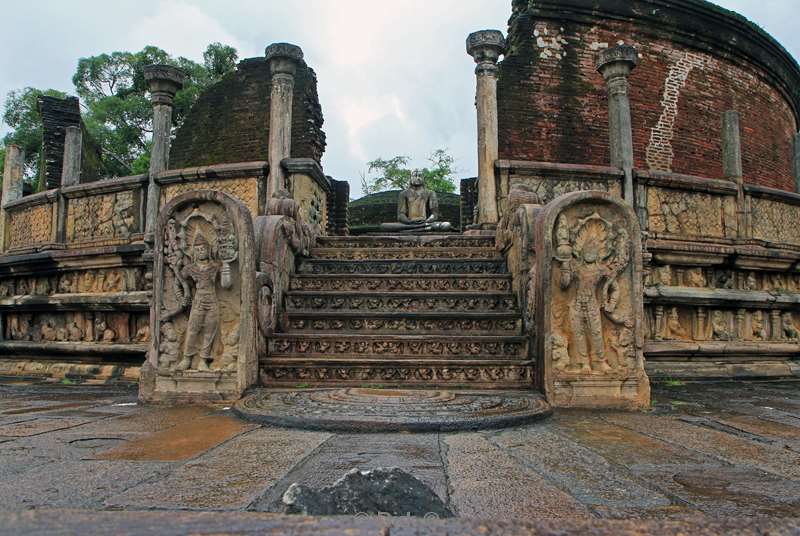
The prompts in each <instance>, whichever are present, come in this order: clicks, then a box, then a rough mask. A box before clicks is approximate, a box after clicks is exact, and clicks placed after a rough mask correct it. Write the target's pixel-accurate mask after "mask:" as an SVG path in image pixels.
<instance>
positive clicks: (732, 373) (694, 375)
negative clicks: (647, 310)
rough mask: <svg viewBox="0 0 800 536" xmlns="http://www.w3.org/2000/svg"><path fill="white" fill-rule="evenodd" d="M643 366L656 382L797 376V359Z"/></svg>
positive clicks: (673, 363)
mask: <svg viewBox="0 0 800 536" xmlns="http://www.w3.org/2000/svg"><path fill="white" fill-rule="evenodd" d="M646 368H647V373H648V375H649V376H650V378H651V379H652V380H654V381H656V382H658V381H665V380H673V379H674V380H726V379H729V380H746V379H782V378H800V361H781V360H775V361H749V362H744V361H742V362H730V361H704V362H687V361H650V362H647V363H646Z"/></svg>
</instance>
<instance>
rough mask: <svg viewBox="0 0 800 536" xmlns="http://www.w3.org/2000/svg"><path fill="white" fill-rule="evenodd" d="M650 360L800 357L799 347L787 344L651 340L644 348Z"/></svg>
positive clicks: (752, 359) (752, 360) (755, 360)
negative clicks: (670, 358)
mask: <svg viewBox="0 0 800 536" xmlns="http://www.w3.org/2000/svg"><path fill="white" fill-rule="evenodd" d="M644 354H645V358H646V360H647V361H651V362H652V361H659V360H662V359H664V358H668V357H683V358H687V359H690V358H699V359H701V360H708V361H720V362H723V363H724V362H730V361H733V360H742V359H743V358H746V359H745V360H746V361H751V362H759V361H770V360H775V359H776V358H779V357H784V358H785V359H793V358H798V357H800V344H798V343H797V342H785V341H783V342H782V341H773V342H771V341H763V342H735V341H704V342H686V341H650V342H647V343H646V344H645V346H644Z"/></svg>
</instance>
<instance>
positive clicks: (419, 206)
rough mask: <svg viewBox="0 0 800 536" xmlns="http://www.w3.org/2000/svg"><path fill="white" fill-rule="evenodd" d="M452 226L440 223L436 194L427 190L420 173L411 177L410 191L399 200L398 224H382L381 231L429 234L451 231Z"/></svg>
mask: <svg viewBox="0 0 800 536" xmlns="http://www.w3.org/2000/svg"><path fill="white" fill-rule="evenodd" d="M451 227H452V226H451V225H450V223H449V222H446V221H439V200H438V198H437V197H436V192H433V191H431V190H428V189H427V188H425V182H424V181H423V180H422V176H421V175H420V174H419V172H417V171H415V172H414V173H413V174H412V175H411V180H410V181H409V187H408V189H406V190H404V191H402V192H400V196H399V198H398V199H397V222H394V223H383V224H381V231H388V232H393V233H429V232H443V231H449V230H450V229H451Z"/></svg>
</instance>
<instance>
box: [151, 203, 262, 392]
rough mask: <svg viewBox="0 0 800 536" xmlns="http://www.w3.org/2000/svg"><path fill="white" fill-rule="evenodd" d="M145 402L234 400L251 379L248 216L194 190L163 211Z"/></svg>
mask: <svg viewBox="0 0 800 536" xmlns="http://www.w3.org/2000/svg"><path fill="white" fill-rule="evenodd" d="M156 232H157V234H156V249H155V253H156V258H155V263H154V278H153V280H154V283H155V286H154V291H153V295H154V300H153V311H152V312H151V325H150V330H149V331H150V335H151V341H150V355H149V357H148V361H147V363H146V364H145V369H146V370H144V371H143V373H142V375H143V381H142V383H141V384H140V396H141V397H142V398H143V399H145V400H161V399H167V398H172V397H189V398H191V399H200V400H202V399H228V398H237V397H238V394H240V393H241V392H242V391H243V390H244V389H245V388H246V387H247V386H249V385H250V384H252V381H254V379H255V376H256V371H255V327H256V324H255V318H254V317H255V312H256V307H255V300H256V295H255V294H256V291H255V257H254V249H255V248H254V246H253V230H252V223H251V219H250V214H249V212H248V210H247V208H246V207H245V206H244V205H243V204H242V203H241V202H240V201H237V200H236V199H234V198H232V197H230V196H228V195H227V194H224V193H222V192H211V191H206V190H199V191H196V192H192V193H188V194H184V195H182V196H178V197H176V198H175V199H173V200H172V201H171V202H170V203H169V204H167V206H166V207H164V208H163V209H162V210H161V213H160V214H159V220H158V225H157V230H156Z"/></svg>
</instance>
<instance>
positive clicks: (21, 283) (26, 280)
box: [0, 268, 147, 298]
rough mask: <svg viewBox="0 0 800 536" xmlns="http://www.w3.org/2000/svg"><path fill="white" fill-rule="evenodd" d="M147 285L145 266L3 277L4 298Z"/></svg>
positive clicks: (1, 291)
mask: <svg viewBox="0 0 800 536" xmlns="http://www.w3.org/2000/svg"><path fill="white" fill-rule="evenodd" d="M146 289H147V283H146V281H145V279H144V269H143V268H98V269H86V270H72V271H68V272H58V273H55V274H52V275H47V276H30V277H15V278H11V279H3V280H0V298H8V297H17V296H53V295H58V294H103V293H119V292H137V291H142V290H146Z"/></svg>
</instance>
